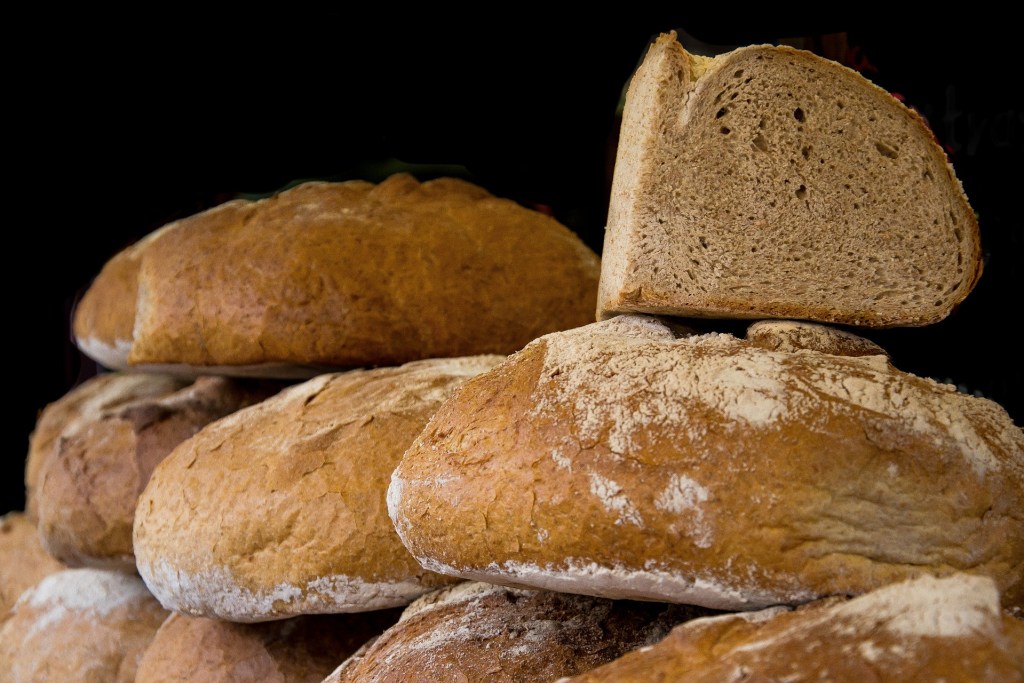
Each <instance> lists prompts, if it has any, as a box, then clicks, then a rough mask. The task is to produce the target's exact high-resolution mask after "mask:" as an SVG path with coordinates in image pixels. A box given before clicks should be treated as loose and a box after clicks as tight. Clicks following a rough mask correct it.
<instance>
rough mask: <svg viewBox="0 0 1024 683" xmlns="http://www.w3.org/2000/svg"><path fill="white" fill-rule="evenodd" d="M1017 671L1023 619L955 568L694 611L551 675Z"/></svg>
mask: <svg viewBox="0 0 1024 683" xmlns="http://www.w3.org/2000/svg"><path fill="white" fill-rule="evenodd" d="M741 679H742V680H745V681H765V682H768V681H792V682H794V683H797V682H799V681H822V680H828V681H850V682H851V683H854V682H856V683H860V682H861V681H893V682H894V683H903V682H904V681H977V682H978V683H983V682H985V683H1009V682H1010V681H1022V680H1024V623H1021V622H1020V621H1018V620H1016V619H1013V618H1012V617H1009V616H1006V615H1004V614H1002V613H1001V611H1000V609H999V596H998V594H997V591H996V588H995V586H994V585H993V583H992V581H991V580H989V579H987V578H985V577H980V576H966V575H956V576H950V577H948V578H945V579H937V578H933V577H929V576H923V577H921V578H919V579H916V580H912V581H907V582H903V583H898V584H894V585H891V586H886V587H884V588H880V589H878V590H877V591H874V592H873V593H868V594H867V595H863V596H861V597H859V598H855V599H853V600H850V601H848V602H836V601H830V602H826V603H825V604H822V605H820V606H818V605H815V606H808V607H806V608H804V609H800V610H796V611H785V610H780V609H778V608H773V609H769V610H766V611H764V612H753V613H744V614H735V615H725V616H719V617H711V618H706V619H696V620H693V621H690V622H687V623H685V624H682V625H680V626H678V627H676V628H675V629H674V630H673V631H672V633H670V634H669V636H668V637H667V638H665V639H664V640H663V641H661V642H660V643H658V644H656V645H654V646H652V647H649V648H645V649H643V650H637V651H635V652H631V653H629V654H626V655H625V656H623V657H622V658H620V659H619V660H617V661H615V662H612V663H610V664H607V665H605V666H602V667H599V668H597V669H594V670H592V671H590V672H587V673H585V674H583V675H580V676H577V677H575V678H571V679H564V681H561V682H560V683H569V681H571V682H572V683H641V682H642V683H646V682H647V681H655V680H657V681H707V682H711V681H735V680H741Z"/></svg>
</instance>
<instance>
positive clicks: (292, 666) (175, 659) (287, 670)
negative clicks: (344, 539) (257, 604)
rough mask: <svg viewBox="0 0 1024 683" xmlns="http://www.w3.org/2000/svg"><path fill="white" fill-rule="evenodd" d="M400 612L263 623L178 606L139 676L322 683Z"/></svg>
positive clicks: (193, 681) (168, 682)
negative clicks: (194, 613)
mask: <svg viewBox="0 0 1024 683" xmlns="http://www.w3.org/2000/svg"><path fill="white" fill-rule="evenodd" d="M397 620H398V610H379V611H376V612H365V613H363V614H344V615H326V616H308V617H294V618H292V619H283V620H281V621H271V622H266V623H262V624H235V623H232V622H229V621H218V620H216V619H205V618H203V617H187V616H184V615H181V614H172V615H171V616H169V617H168V618H167V620H166V621H165V622H164V623H163V625H162V626H161V627H160V630H159V631H157V632H156V635H155V636H154V637H153V640H152V641H151V642H150V644H149V647H147V648H146V653H145V654H144V655H143V657H142V661H141V662H139V670H138V672H137V673H136V675H135V683H172V682H180V681H188V682H189V683H319V682H320V681H321V680H323V678H324V676H326V675H327V674H329V673H330V672H331V671H332V670H333V669H334V668H335V667H337V666H338V662H339V661H344V660H345V658H347V657H348V656H349V655H351V654H352V653H354V652H355V651H356V650H357V649H359V647H361V646H362V645H363V644H364V643H365V642H366V641H368V640H370V639H372V638H375V637H376V636H378V635H380V634H381V632H383V631H384V629H386V628H387V627H389V626H391V625H392V624H393V623H395V621H397Z"/></svg>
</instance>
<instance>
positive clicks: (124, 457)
mask: <svg viewBox="0 0 1024 683" xmlns="http://www.w3.org/2000/svg"><path fill="white" fill-rule="evenodd" d="M132 374H138V373H112V374H111V375H106V376H104V375H101V376H99V377H95V378H92V379H90V380H87V381H86V382H85V383H84V384H82V385H81V386H80V387H79V389H78V390H77V393H76V396H75V397H74V399H73V400H71V401H70V403H71V404H72V405H74V406H76V407H78V408H80V410H77V411H67V410H64V408H67V406H64V407H59V406H58V407H57V410H58V412H61V413H65V414H67V415H68V419H67V421H66V422H65V423H64V424H63V425H62V429H61V431H60V435H59V436H58V437H57V438H56V439H54V440H52V446H51V448H50V450H49V451H45V452H40V451H37V452H35V453H33V456H34V457H38V458H40V459H41V460H42V462H40V463H35V462H33V461H31V460H30V463H29V468H30V469H31V471H33V472H36V473H37V474H36V476H37V481H36V482H35V485H34V486H33V487H32V488H31V490H30V492H29V494H30V503H31V506H32V508H33V509H34V510H35V511H36V514H37V515H38V518H39V520H38V525H39V534H40V537H41V539H42V542H43V545H44V546H45V547H46V549H47V551H48V552H49V553H50V554H51V555H53V556H54V557H56V558H57V559H59V560H60V561H62V562H64V563H65V564H67V565H69V566H75V567H78V566H91V567H100V568H108V569H121V570H123V571H129V572H133V573H134V572H135V556H134V555H133V553H132V521H133V519H134V516H135V505H136V502H137V501H138V498H139V494H140V493H141V492H142V489H143V488H145V486H146V483H147V482H148V481H149V477H150V475H151V474H152V472H153V468H155V467H156V465H157V464H158V463H159V462H160V461H161V460H162V459H163V458H164V457H166V455H167V454H168V453H170V452H171V450H172V449H173V448H174V447H175V446H177V445H178V444H179V443H181V442H182V441H184V440H185V439H188V438H189V437H191V436H192V435H193V434H195V433H196V432H197V431H199V430H200V429H202V428H203V427H204V426H205V425H207V424H209V423H210V422H213V421H214V420H217V419H219V418H221V417H224V416H225V415H228V414H230V413H232V412H234V411H235V410H238V409H239V408H243V407H245V406H248V405H252V404H254V403H257V402H259V401H261V400H263V399H265V398H267V397H268V396H271V395H272V394H274V393H276V392H277V391H279V390H280V389H281V387H282V385H281V384H279V383H274V382H256V381H252V380H238V379H231V378H228V377H210V376H206V377H199V378H197V379H196V380H195V381H194V382H191V383H189V382H179V381H178V380H174V379H173V378H170V377H167V376H157V375H145V376H142V377H133V376H131V375H132ZM142 387H146V389H144V390H142V391H140V389H142ZM83 394H86V395H91V396H92V398H90V399H87V400H84V401H82V400H80V399H81V396H82V395H83ZM58 403H60V401H58Z"/></svg>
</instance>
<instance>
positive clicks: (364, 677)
mask: <svg viewBox="0 0 1024 683" xmlns="http://www.w3.org/2000/svg"><path fill="white" fill-rule="evenodd" d="M706 614H707V611H706V610H701V609H699V608H693V607H681V606H678V605H665V604H659V603H641V602H631V601H613V600H604V599H601V598H591V597H586V596H581V595H570V594H566V593H554V592H549V591H519V590H512V589H508V588H502V587H499V586H492V585H489V584H484V583H468V584H461V585H458V586H455V587H452V588H444V589H441V590H439V591H435V592H433V593H428V594H427V595H424V596H423V597H422V598H420V599H419V600H417V601H416V602H415V603H413V604H412V605H410V606H409V608H408V609H407V610H406V612H405V614H403V615H402V619H401V621H400V622H399V623H398V624H396V625H395V626H393V627H391V628H390V629H388V630H387V631H385V632H384V634H383V635H382V636H381V637H380V638H378V639H377V640H376V641H374V642H373V643H372V644H371V645H370V646H368V647H367V648H366V649H365V651H363V652H360V654H359V656H358V657H355V658H353V659H351V660H349V661H347V662H345V663H344V664H342V666H341V667H339V669H338V670H337V671H335V672H334V673H333V674H332V676H331V677H330V678H328V679H327V681H329V682H330V683H354V682H356V681H359V682H360V683H385V682H397V681H411V680H423V681H464V682H465V683H528V682H532V681H536V682H537V683H548V682H549V681H552V680H554V679H555V678H557V677H558V676H567V675H573V674H575V673H579V672H583V671H587V670H588V669H591V668H593V667H595V666H599V665H600V664H603V663H606V662H610V661H612V660H613V659H615V658H616V657H619V656H621V655H622V654H624V653H626V652H628V651H630V650H633V649H634V648H638V647H643V646H646V645H651V644H653V643H655V642H657V641H659V640H661V639H662V638H664V637H665V635H666V634H667V633H668V631H669V629H671V628H672V627H673V626H675V625H676V624H679V623H681V622H684V621H686V620H688V619H694V618H697V617H700V616H705V615H706Z"/></svg>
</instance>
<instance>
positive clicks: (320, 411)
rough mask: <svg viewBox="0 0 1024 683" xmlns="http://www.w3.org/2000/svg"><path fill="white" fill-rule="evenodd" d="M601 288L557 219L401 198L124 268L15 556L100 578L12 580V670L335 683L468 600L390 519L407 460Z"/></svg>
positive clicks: (402, 191)
mask: <svg viewBox="0 0 1024 683" xmlns="http://www.w3.org/2000/svg"><path fill="white" fill-rule="evenodd" d="M524 262H526V263H529V264H530V266H529V268H526V269H523V268H522V266H521V264H522V263H524ZM598 276H599V262H598V259H597V256H596V255H595V254H594V253H593V252H592V251H591V250H589V249H588V248H587V247H586V246H585V245H584V244H583V243H582V242H581V241H580V240H579V239H578V238H577V237H576V236H575V235H574V234H572V233H571V232H570V231H569V230H568V229H567V228H565V227H564V226H562V225H561V224H559V223H558V222H556V221H555V220H554V219H552V218H550V217H548V216H546V215H544V214H542V213H540V212H537V211H533V210H530V209H527V208H524V207H522V206H520V205H518V204H516V203H514V202H512V201H509V200H504V199H499V198H496V197H493V196H492V195H491V194H490V193H488V192H486V191H485V190H483V189H481V188H479V187H476V186H475V185H472V184H470V183H468V182H464V181H460V180H455V179H450V178H442V179H438V180H433V181H429V182H424V183H420V182H418V181H416V180H415V179H413V178H412V177H411V176H409V175H405V174H399V175H395V176H392V177H390V178H388V179H387V180H385V181H384V182H382V183H380V184H376V185H374V184H371V183H368V182H362V181H350V182H344V183H319V182H315V183H305V184H302V185H299V186H297V187H294V188H292V189H289V190H285V191H282V192H280V193H278V194H276V195H274V196H273V197H271V198H268V199H264V200H260V201H256V202H250V201H234V202H228V203H227V204H224V205H222V206H219V207H217V208H215V209H212V210H209V211H206V212H204V213H201V214H197V215H195V216H193V217H191V218H187V219H184V220H182V221H178V222H177V223H173V224H170V225H168V226H166V227H164V228H162V229H161V230H158V231H157V232H155V233H153V234H152V235H150V236H148V237H146V238H144V239H143V240H141V241H140V242H138V243H137V244H135V245H133V246H132V247H129V248H128V249H126V250H125V251H123V252H121V253H119V254H116V255H115V256H114V257H113V258H112V259H111V260H110V261H109V262H108V264H107V265H106V266H105V267H104V269H103V270H102V272H101V273H100V274H99V275H98V277H97V278H96V280H95V281H94V282H93V284H92V286H91V287H90V288H89V290H88V292H87V293H86V295H85V297H84V298H83V301H82V302H81V305H80V306H79V307H78V309H77V310H76V313H75V316H74V331H75V335H76V340H77V342H78V343H79V345H80V348H81V349H82V351H83V352H84V353H86V354H88V355H90V356H92V357H93V358H94V359H95V360H97V361H98V362H99V363H101V364H102V365H103V366H105V367H107V368H108V369H109V370H111V371H110V372H106V373H103V374H100V375H98V376H97V377H94V378H92V379H91V380H88V381H87V382H85V383H83V384H82V385H81V386H79V387H77V388H76V389H74V390H72V391H71V392H69V393H68V394H67V395H65V396H64V397H62V398H61V399H59V400H58V401H56V402H54V403H52V404H51V405H49V406H47V407H46V409H45V410H44V411H43V412H42V414H41V416H40V419H39V421H38V423H37V426H36V429H35V431H34V432H33V434H32V436H31V438H30V455H29V459H28V464H27V467H26V484H27V489H28V494H29V495H28V502H29V504H28V506H27V507H28V512H29V514H28V515H19V516H18V517H16V518H12V519H11V520H10V525H14V524H16V525H17V526H16V527H12V528H13V529H15V530H17V531H18V533H14V532H13V531H12V533H10V534H7V535H5V538H6V537H7V536H9V538H10V539H14V540H17V539H22V538H25V539H29V540H35V539H36V538H38V539H39V540H40V541H41V542H42V546H43V548H45V549H46V550H47V551H49V553H50V554H52V555H54V556H55V557H56V558H58V559H60V560H62V561H63V562H65V563H67V564H68V565H71V566H75V567H78V566H82V565H88V566H91V567H95V569H74V570H64V571H61V570H63V567H62V566H61V565H60V564H59V563H57V562H56V561H53V562H52V564H53V565H54V566H52V567H49V566H47V567H43V566H42V565H41V566H40V569H39V571H38V572H37V574H34V575H33V577H35V578H33V577H25V580H24V581H21V582H20V583H18V584H16V585H15V584H14V582H13V581H12V587H11V590H12V591H14V590H17V591H19V592H21V591H22V590H23V589H24V588H29V590H26V591H24V592H23V593H21V598H20V600H19V601H18V602H17V603H16V604H14V606H13V607H12V608H11V609H10V610H9V611H8V610H7V606H4V610H5V614H3V615H0V640H2V641H3V642H4V643H6V644H7V645H5V646H4V647H3V648H0V670H5V671H11V672H13V675H14V679H13V680H16V681H22V680H26V681H27V680H36V678H35V677H36V676H38V675H40V674H39V672H41V671H43V670H45V669H46V667H50V668H51V670H53V671H57V670H59V671H60V672H61V675H62V676H66V680H101V679H102V680H114V679H116V680H126V681H127V680H135V677H136V673H137V675H138V677H139V680H147V681H157V680H181V679H182V677H184V678H185V679H188V680H233V681H234V680H238V681H241V680H281V681H284V680H312V681H319V680H320V679H322V678H323V677H324V676H325V675H327V674H328V673H329V672H330V671H331V670H332V669H334V668H335V667H337V666H338V665H339V664H340V663H341V662H342V661H343V660H344V659H345V658H346V657H347V656H348V655H349V654H351V653H352V652H353V651H355V650H356V649H357V648H358V647H360V646H362V645H363V644H364V643H366V641H368V640H369V639H371V638H373V637H375V636H377V635H378V634H380V633H381V632H382V631H383V630H384V629H385V628H386V627H387V626H389V625H391V624H392V623H394V622H395V620H396V619H397V618H398V611H397V610H396V609H394V608H397V607H401V606H404V605H406V604H408V603H409V602H411V601H412V600H413V599H415V598H416V597H417V596H419V595H420V594H422V593H424V592H426V591H429V590H430V589H432V588H434V587H438V586H441V585H445V584H451V583H455V582H457V579H453V578H451V577H445V576H442V575H438V574H435V573H433V572H430V571H427V570H425V569H423V568H422V567H421V566H420V565H419V564H418V563H417V562H416V561H415V559H414V558H412V556H411V555H410V554H409V553H408V551H407V550H406V549H405V548H404V546H403V545H402V543H401V541H400V539H399V538H398V536H397V534H396V533H395V531H394V527H393V525H392V523H391V520H390V518H389V516H388V514H387V506H386V499H385V493H386V489H387V485H388V482H389V481H390V477H391V473H392V471H393V469H394V467H395V466H396V465H397V463H398V460H399V459H400V458H401V456H402V454H403V453H404V451H405V450H406V448H407V447H408V446H409V444H410V443H411V442H412V440H413V439H414V438H415V437H416V436H417V435H418V434H419V432H420V431H422V429H423V427H424V426H425V424H426V421H427V419H428V418H429V417H430V416H431V415H432V413H433V411H434V410H435V409H436V408H437V407H438V406H439V405H440V403H441V402H442V401H443V400H444V399H445V398H447V397H448V396H449V395H450V394H451V393H452V391H453V390H454V389H455V388H456V387H457V386H458V385H460V384H461V383H462V382H464V381H465V380H466V379H467V378H469V377H472V376H473V375H476V374H478V373H480V372H483V371H485V370H488V369H490V368H491V367H493V366H494V365H496V364H497V363H498V362H499V361H501V360H503V359H504V358H505V356H506V355H507V354H509V353H512V352H513V351H516V350H518V349H519V348H521V347H522V346H523V345H525V344H526V343H527V342H529V341H530V340H532V339H534V338H536V337H538V336H541V335H543V334H546V333H550V332H553V331H557V330H564V329H569V328H572V327H576V326H580V325H583V324H585V323H587V322H589V321H590V320H592V319H593V309H594V306H595V304H596V295H597V282H598ZM4 524H5V527H4V529H5V530H6V528H7V526H10V525H9V524H8V522H7V520H5V522H4ZM33 524H37V525H38V532H36V533H30V532H25V533H21V530H22V527H27V528H31V527H32V525H33ZM37 534H38V535H37ZM26 545H34V548H35V550H34V551H32V552H34V554H33V555H31V556H32V557H35V556H37V555H39V556H42V557H45V556H46V555H45V553H42V552H40V550H39V544H38V543H35V544H31V543H26ZM19 552H20V551H19ZM30 554H31V553H30V552H29V551H25V552H24V553H23V555H24V556H25V557H29V556H30ZM52 572H57V574H56V575H55V577H51V578H52V579H53V580H52V581H51V582H50V583H47V584H44V583H38V579H41V578H42V577H43V575H44V574H45V573H52ZM138 575H141V580H140V577H139V576H138ZM0 576H4V577H5V582H6V571H5V572H4V573H3V574H0ZM18 578H19V579H20V578H21V577H20V576H19V577H18ZM7 592H8V590H7V586H4V591H3V594H5V595H6V593H7ZM165 610H170V611H171V612H172V613H174V614H173V616H172V617H171V618H170V619H168V620H167V621H166V623H163V625H162V626H161V623H162V622H163V621H164V618H165V617H166V616H167V612H166V611H165ZM340 612H354V613H359V614H346V615H338V614H336V613H340ZM656 616H657V615H656V614H655V613H653V612H652V613H651V615H649V618H650V619H651V620H653V619H655V618H656ZM240 622H272V623H267V624H262V623H245V624H243V623H240ZM158 627H159V630H158ZM128 634H130V638H129V636H128ZM150 641H152V646H151V647H149V645H150ZM129 643H130V644H131V647H130V648H129V647H128V645H129ZM200 643H203V645H204V647H199V644H200ZM147 648H148V649H147ZM93 655H95V656H93ZM609 659H610V658H609V657H604V658H601V659H595V660H593V661H592V665H596V664H599V663H602V662H604V661H608V660H609ZM54 660H60V666H59V669H58V668H54V665H53V662H54ZM588 661H589V660H588ZM582 670H583V669H580V668H578V667H577V668H574V669H559V670H558V671H557V672H556V673H557V674H558V675H567V674H571V673H576V672H579V671H582ZM90 677H92V678H90Z"/></svg>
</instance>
